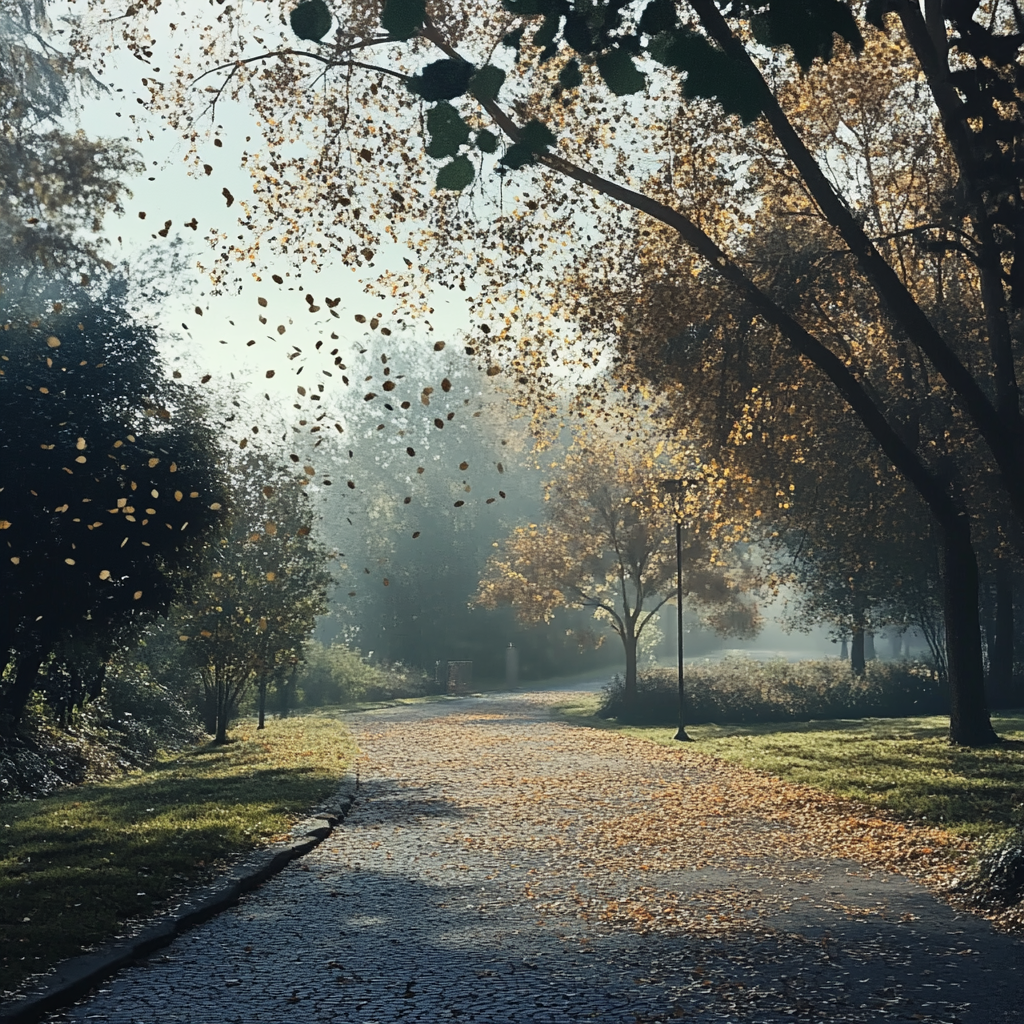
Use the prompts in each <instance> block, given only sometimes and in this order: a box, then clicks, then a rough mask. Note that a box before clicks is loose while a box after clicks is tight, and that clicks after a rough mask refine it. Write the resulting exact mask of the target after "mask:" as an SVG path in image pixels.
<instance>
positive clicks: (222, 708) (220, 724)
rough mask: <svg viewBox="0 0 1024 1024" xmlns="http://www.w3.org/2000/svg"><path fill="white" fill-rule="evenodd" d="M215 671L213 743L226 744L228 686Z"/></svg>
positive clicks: (228, 709) (220, 674)
mask: <svg viewBox="0 0 1024 1024" xmlns="http://www.w3.org/2000/svg"><path fill="white" fill-rule="evenodd" d="M216 671H217V731H216V733H215V734H214V737H213V742H214V743H227V741H228V712H229V711H230V708H229V707H228V705H229V703H230V701H229V697H228V686H227V683H226V682H225V681H224V676H223V675H222V673H221V672H220V670H216Z"/></svg>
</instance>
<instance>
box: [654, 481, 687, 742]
mask: <svg viewBox="0 0 1024 1024" xmlns="http://www.w3.org/2000/svg"><path fill="white" fill-rule="evenodd" d="M690 483H692V481H690V480H663V481H662V482H661V487H662V490H663V491H665V493H666V494H672V495H674V496H675V516H674V519H675V522H676V639H677V643H678V648H677V653H678V665H679V728H678V729H677V730H676V734H675V736H674V737H673V738H674V739H677V740H679V741H681V742H683V743H692V742H693V737H691V736H689V735H688V734H687V732H686V686H685V673H684V657H683V520H682V514H681V511H680V508H679V496H680V495H681V494H682V493H683V492H684V491H685V490H686V488H687V486H689V484H690Z"/></svg>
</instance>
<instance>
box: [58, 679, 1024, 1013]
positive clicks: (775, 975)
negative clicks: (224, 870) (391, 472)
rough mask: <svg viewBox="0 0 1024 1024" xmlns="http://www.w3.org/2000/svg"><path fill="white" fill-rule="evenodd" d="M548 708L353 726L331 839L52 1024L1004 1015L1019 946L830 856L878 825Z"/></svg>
mask: <svg viewBox="0 0 1024 1024" xmlns="http://www.w3.org/2000/svg"><path fill="white" fill-rule="evenodd" d="M556 699H557V695H552V694H525V695H499V696H496V697H487V698H468V699H466V700H459V701H446V702H442V703H435V704H423V705H406V706H403V707H398V708H391V709H385V710H382V711H376V712H372V713H363V714H359V715H353V716H351V718H350V724H351V726H352V729H353V732H354V733H355V735H356V738H357V740H358V742H359V744H360V747H361V749H362V751H363V754H362V757H361V759H360V764H359V769H360V775H361V783H362V788H361V790H360V793H359V797H358V799H357V803H356V805H355V807H354V808H353V810H352V813H351V814H350V816H349V817H348V819H347V820H346V822H345V825H344V827H343V828H341V829H339V830H338V831H337V832H336V833H335V834H334V835H333V836H331V837H330V838H329V839H328V840H327V841H326V842H324V844H323V845H322V846H320V847H318V848H317V849H316V850H315V851H314V852H313V853H312V854H310V855H309V856H308V857H306V858H304V859H303V861H301V862H297V863H295V864H293V865H292V866H290V867H289V868H287V869H286V870H285V871H284V872H283V873H282V874H281V875H279V876H277V877H276V878H275V879H273V880H272V881H270V882H268V883H267V884H266V885H265V886H264V887H263V888H261V889H260V890H258V891H257V892H254V893H252V894H251V895H250V896H248V897H246V898H245V899H244V900H243V901H242V903H240V904H239V905H238V906H237V907H235V908H233V909H232V910H230V911H228V912H226V913H224V914H222V915H221V916H220V917H218V918H216V919H215V920H213V921H210V922H209V923H208V924H206V925H203V926H202V927H200V928H197V929H196V930H195V931H193V932H190V933H189V934H187V935H185V936H182V937H181V938H179V939H177V940H176V941H175V942H174V944H173V945H172V946H170V947H168V948H167V950H166V951H165V952H164V954H163V955H156V956H154V957H153V959H152V960H150V961H149V962H148V963H145V964H140V965H138V966H136V967H134V968H131V969H129V970H127V971H125V972H124V973H122V974H121V975H120V976H118V977H117V978H116V979H115V980H114V981H112V982H111V983H109V984H108V985H106V986H105V987H104V988H103V989H101V990H100V991H99V993H97V994H96V995H95V996H93V997H92V998H90V999H88V1000H86V1001H84V1002H83V1003H82V1004H80V1005H78V1006H76V1007H73V1008H71V1009H70V1010H68V1011H65V1012H63V1013H61V1014H57V1015H54V1016H52V1017H51V1018H49V1019H50V1020H51V1021H69V1020H74V1021H86V1020H102V1021H106V1022H111V1024H170V1022H195V1024H208V1022H211V1021H216V1022H218V1024H222V1022H223V1024H230V1022H234V1021H239V1022H247V1024H250V1022H254V1021H266V1022H269V1024H277V1022H279V1021H280V1022H284V1021H291V1020H294V1021H302V1022H304V1024H306V1022H320V1021H324V1022H327V1021H331V1022H360V1024H392V1022H398V1021H402V1022H423V1024H428V1022H430V1024H433V1022H436V1021H448V1020H453V1021H462V1022H467V1024H511V1022H537V1024H570V1022H577V1021H599V1022H600V1021H607V1022H615V1024H617V1022H620V1021H621V1022H628V1024H635V1022H648V1021H651V1022H653V1021H668V1020H675V1019H683V1020H701V1021H735V1022H741V1021H744V1022H747V1021H749V1022H755V1024H773V1022H776V1021H791V1020H806V1021H815V1020H823V1021H829V1022H837V1024H838V1022H842V1024H845V1022H862V1021H863V1022H867V1021H901V1022H902V1021H907V1022H910V1021H930V1022H961V1024H1009V1022H1011V1021H1013V1022H1017V1021H1019V1020H1020V1013H1021V1011H1020V1007H1021V1005H1022V999H1021V996H1022V986H1021V980H1020V976H1019V968H1020V966H1021V965H1022V964H1024V943H1022V942H1021V941H1020V940H1019V939H1017V938H1014V937H1011V936H1007V935H1002V934H999V933H997V932H995V931H994V930H993V929H992V928H991V927H990V926H989V925H988V924H987V923H986V922H984V921H982V920H979V919H978V918H975V917H971V916H965V915H960V914H957V913H956V912H955V911H954V910H953V909H951V908H950V907H948V906H947V905H945V904H944V903H942V902H941V901H939V900H938V899H936V898H935V897H934V896H933V895H931V894H930V893H929V892H928V891H927V890H926V889H924V888H923V887H921V886H920V885H919V884H917V883H914V882H911V881H909V880H907V878H905V877H903V876H901V875H895V874H891V873H887V872H885V871H884V870H881V869H879V868H877V867H872V866H871V859H870V857H864V858H862V859H861V861H859V862H858V861H855V860H843V859H840V858H838V857H836V856H835V854H836V852H837V850H836V840H835V838H834V837H835V836H837V835H838V836H840V837H842V836H844V835H847V834H849V835H850V836H851V840H850V848H851V849H852V850H858V851H869V850H870V848H871V847H870V846H869V845H868V841H869V840H870V837H871V835H872V834H873V833H872V829H876V828H878V829H880V828H883V827H886V828H888V827H891V826H889V825H888V824H886V823H876V824H872V822H870V821H866V822H861V823H859V824H858V823H856V822H854V823H852V824H851V825H850V826H849V827H848V828H847V826H845V825H844V826H843V828H840V827H839V825H838V824H837V822H836V820H834V819H835V817H836V814H837V813H838V812H830V811H829V809H828V802H827V801H823V802H822V803H821V804H820V805H812V802H811V801H808V802H807V803H806V804H804V805H803V806H802V808H801V805H800V803H799V801H800V796H799V793H797V791H796V790H795V789H793V788H792V787H784V788H785V789H786V799H785V800H783V799H781V796H780V799H779V801H778V806H779V809H778V810H776V809H773V806H772V802H771V800H766V799H765V787H768V788H770V787H771V786H773V785H774V784H773V783H770V782H766V781H765V779H764V777H756V779H755V777H754V776H753V774H752V773H748V772H745V770H744V769H742V768H737V767H736V766H732V765H728V764H726V763H725V762H721V761H714V760H712V759H710V758H706V757H702V756H700V755H696V754H693V753H691V752H690V751H689V750H669V749H667V748H662V747H657V746H654V745H653V744H647V743H644V742H642V741H640V740H635V739H631V738H629V737H625V736H622V735H619V734H612V733H605V732H599V731H595V730H589V729H583V728H580V727H576V726H572V725H568V724H566V723H563V722H559V721H557V720H554V719H553V718H552V717H551V715H550V713H549V705H550V703H551V702H552V701H553V700H556ZM752 780H753V781H752ZM758 787H761V788H760V789H758ZM776 788H777V789H779V792H780V793H781V792H782V788H780V787H776ZM790 790H792V792H791V791H790ZM794 793H796V796H794ZM766 808H768V809H767V810H766ZM844 828H847V831H844V830H843V829H844ZM865 836H867V837H868V838H867V839H865ZM828 837H833V838H832V839H831V840H830V839H829V838H828Z"/></svg>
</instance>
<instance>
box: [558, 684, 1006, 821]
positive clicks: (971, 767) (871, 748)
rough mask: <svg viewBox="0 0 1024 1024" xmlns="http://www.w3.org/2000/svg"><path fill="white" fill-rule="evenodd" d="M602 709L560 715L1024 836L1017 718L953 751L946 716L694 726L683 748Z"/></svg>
mask: <svg viewBox="0 0 1024 1024" xmlns="http://www.w3.org/2000/svg"><path fill="white" fill-rule="evenodd" d="M596 710H597V701H596V700H593V699H582V700H581V699H572V700H567V701H566V703H565V704H563V705H561V707H560V708H559V713H560V715H561V717H562V718H563V719H564V720H565V721H567V722H571V723H573V724H577V725H582V726H588V727H591V728H598V729H605V730H610V731H613V732H624V733H626V734H628V735H632V736H637V737H640V738H642V739H645V740H649V741H652V742H655V743H659V744H662V745H664V746H670V747H673V748H675V749H678V750H685V749H696V750H697V751H700V752H702V753H706V754H711V755H713V756H715V757H720V758H723V759H725V760H728V761H733V762H736V763H738V764H742V765H745V766H747V767H750V768H755V769H758V770H760V771H764V772H768V773H770V774H772V775H776V776H779V777H781V778H784V779H786V780H788V781H790V782H795V783H800V784H803V785H809V786H814V787H816V788H818V789H822V790H824V791H826V792H828V793H833V794H835V795H837V796H843V797H850V798H852V799H856V800H861V801H863V802H865V803H868V804H872V805H874V806H877V807H882V808H885V809H886V810H889V811H892V812H894V813H896V814H898V815H900V816H902V817H905V818H913V819H918V820H921V819H924V820H927V821H929V822H932V823H936V824H939V825H942V826H943V827H946V828H948V829H950V830H951V831H954V832H957V833H960V834H962V835H965V836H968V837H972V838H981V837H984V836H989V835H999V834H1001V833H1007V832H1010V831H1012V830H1015V829H1019V828H1024V715H1022V714H1021V713H1020V712H1019V711H1012V712H1001V713H998V714H994V715H993V716H992V720H993V724H994V725H995V728H996V731H997V732H998V733H1000V734H1001V735H1003V736H1004V737H1005V739H1004V742H1003V743H1001V744H999V745H998V746H992V747H983V748H977V749H972V748H964V747H954V746H951V745H950V744H949V742H948V740H947V734H948V730H949V721H948V719H946V718H944V717H941V716H935V717H926V718H864V719H832V720H827V721H811V722H775V723H772V722H765V723H758V724H752V725H697V726H688V727H687V731H688V732H689V734H690V735H691V737H692V738H693V739H694V740H695V741H696V742H695V743H694V744H693V745H692V746H690V745H687V746H685V747H684V746H683V745H682V744H679V743H677V742H676V741H674V739H673V736H674V734H675V730H674V729H668V728H645V727H637V726H629V725H622V724H620V723H618V722H616V721H614V720H611V719H601V718H597V717H596V716H595V714H594V712H595V711H596Z"/></svg>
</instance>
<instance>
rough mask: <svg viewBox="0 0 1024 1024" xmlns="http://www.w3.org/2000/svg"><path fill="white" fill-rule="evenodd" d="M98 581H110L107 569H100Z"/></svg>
mask: <svg viewBox="0 0 1024 1024" xmlns="http://www.w3.org/2000/svg"><path fill="white" fill-rule="evenodd" d="M100 579H101V580H109V579H110V570H109V569H102V570H101V571H100Z"/></svg>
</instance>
